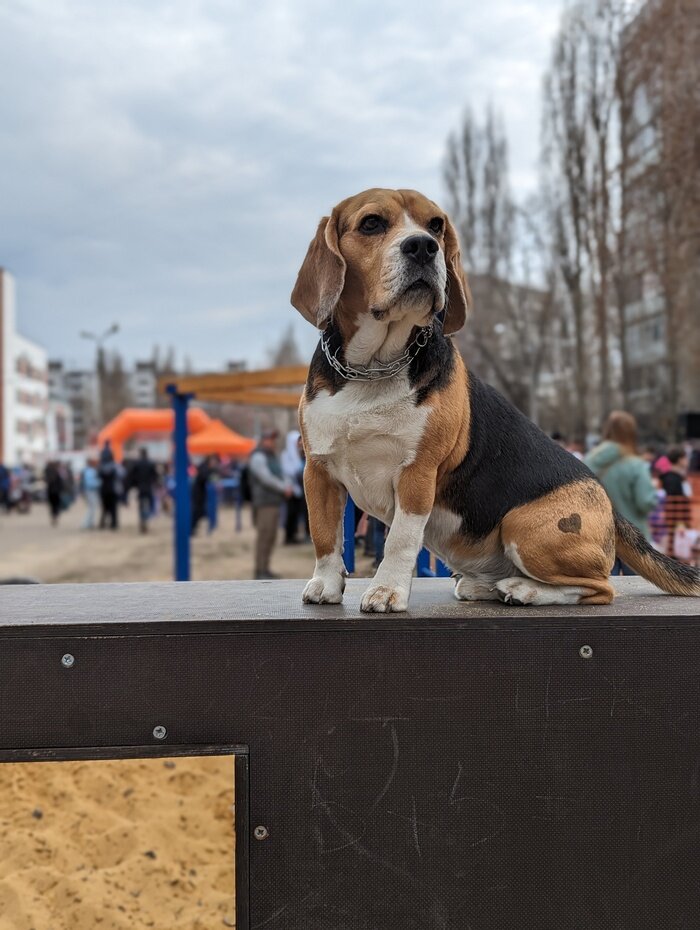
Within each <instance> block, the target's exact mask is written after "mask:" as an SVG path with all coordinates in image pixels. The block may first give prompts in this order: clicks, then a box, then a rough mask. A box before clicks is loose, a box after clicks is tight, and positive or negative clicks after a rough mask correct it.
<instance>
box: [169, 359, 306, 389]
mask: <svg viewBox="0 0 700 930" xmlns="http://www.w3.org/2000/svg"><path fill="white" fill-rule="evenodd" d="M308 370H309V368H308V365H288V366H285V367H281V368H269V369H265V370H261V371H240V372H230V373H219V374H204V375H187V376H182V377H176V378H173V377H172V376H170V377H163V378H160V379H159V381H158V390H159V392H160V393H161V394H163V393H165V390H166V388H167V387H168V385H171V384H175V385H177V389H178V392H179V393H181V394H197V395H199V392H200V391H217V392H224V393H228V392H229V391H235V390H240V389H241V388H250V387H285V386H288V387H293V386H296V385H301V384H304V383H305V382H306V376H307V374H308Z"/></svg>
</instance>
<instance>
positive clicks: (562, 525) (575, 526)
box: [557, 513, 581, 533]
mask: <svg viewBox="0 0 700 930" xmlns="http://www.w3.org/2000/svg"><path fill="white" fill-rule="evenodd" d="M557 526H558V527H559V529H560V530H561V531H562V533H580V532H581V515H580V514H578V513H572V514H571V515H570V516H568V517H562V518H561V520H560V521H559V523H558V524H557Z"/></svg>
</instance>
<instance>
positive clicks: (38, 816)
mask: <svg viewBox="0 0 700 930" xmlns="http://www.w3.org/2000/svg"><path fill="white" fill-rule="evenodd" d="M83 515H84V508H83V506H82V503H80V502H79V503H78V504H77V505H76V506H75V507H73V508H72V510H70V511H69V512H68V513H66V514H64V515H63V516H62V518H61V521H60V524H59V526H58V527H55V528H52V527H51V526H49V521H48V515H47V512H46V508H45V507H43V506H37V507H35V508H34V509H33V511H32V513H30V514H29V515H27V516H12V517H6V516H5V515H4V514H3V515H0V574H1V575H2V576H3V577H8V576H11V575H23V576H32V577H34V578H37V579H39V580H41V581H43V582H46V583H61V582H88V581H89V582H106V581H167V580H169V579H171V578H172V521H171V519H170V518H169V517H168V516H165V515H163V516H160V517H158V518H157V519H155V520H154V521H153V522H152V525H151V531H150V532H149V533H148V534H147V535H145V536H143V535H141V534H139V532H138V529H137V526H136V513H135V508H134V507H130V508H128V509H126V510H123V511H122V514H121V518H122V520H121V522H122V527H121V529H120V530H119V531H118V532H115V533H113V532H111V531H109V530H105V531H94V530H93V531H85V530H81V529H80V524H81V522H82V519H83ZM254 542H255V536H254V530H253V529H252V526H251V519H250V514H249V513H247V512H246V513H244V516H243V530H242V531H241V532H240V533H236V532H235V531H234V515H233V512H232V511H230V510H223V511H221V513H220V524H219V528H218V529H217V531H216V532H215V533H214V534H212V535H211V536H207V535H206V534H205V533H204V532H203V531H201V530H200V534H199V536H198V537H197V538H195V539H194V541H193V547H192V556H193V559H192V577H193V579H195V580H204V579H217V580H219V579H230V578H250V577H251V575H252V570H253V546H254ZM359 553H360V550H359V549H358V556H359ZM272 568H273V569H274V570H275V571H276V572H278V573H279V574H281V575H282V576H283V577H287V578H306V577H309V576H310V574H311V572H312V570H313V551H312V547H311V546H310V545H309V544H301V545H297V546H281V545H280V546H278V547H277V549H276V551H275V553H274V556H273V563H272ZM357 573H358V574H360V575H371V574H372V569H371V566H370V560H369V559H368V558H363V557H361V556H360V557H359V558H358V572H357ZM232 786H233V761H232V759H230V758H225V757H224V758H222V757H202V758H198V759H183V758H179V759H174V760H168V761H165V762H164V760H162V759H149V760H120V761H117V762H104V761H101V762H57V763H31V764H24V763H13V764H6V765H0V930H127V928H128V930H141V928H155V930H178V928H188V930H213V928H218V927H227V926H228V927H231V926H234V873H233V863H232V859H233V815H232V804H233V788H232Z"/></svg>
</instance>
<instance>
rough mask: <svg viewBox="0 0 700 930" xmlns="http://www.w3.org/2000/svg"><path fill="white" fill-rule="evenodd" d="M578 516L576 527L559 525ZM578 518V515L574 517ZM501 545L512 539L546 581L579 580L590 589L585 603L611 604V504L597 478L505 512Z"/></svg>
mask: <svg viewBox="0 0 700 930" xmlns="http://www.w3.org/2000/svg"><path fill="white" fill-rule="evenodd" d="M575 516H578V518H579V521H580V529H579V531H578V532H575V531H572V530H571V529H569V530H568V531H563V532H562V533H557V532H555V528H557V529H559V530H561V529H562V526H561V524H562V522H564V523H565V524H566V525H567V526H571V525H572V524H571V518H572V517H575ZM574 522H575V521H574ZM501 538H502V540H503V545H504V546H508V545H513V546H514V547H515V549H516V551H517V554H518V557H519V559H520V561H521V563H522V565H523V567H524V568H525V570H526V571H527V572H528V574H530V575H532V577H533V578H536V579H538V580H539V581H543V582H545V583H546V584H554V585H576V586H580V587H583V588H586V589H588V590H589V591H590V594H585V595H583V596H582V597H581V601H580V603H582V604H609V603H610V601H611V600H612V598H613V593H614V592H613V588H612V586H611V585H610V582H609V581H608V576H609V574H610V569H611V568H612V564H613V561H614V543H613V546H612V551H611V539H614V527H613V519H612V506H611V504H610V500H609V499H608V496H607V494H606V493H605V491H604V490H603V488H602V487H601V486H600V485H599V484H598V482H597V481H594V480H593V479H584V480H582V481H575V482H573V483H571V484H567V485H564V486H563V487H561V488H557V489H556V490H555V491H552V492H551V493H550V494H546V495H545V496H544V497H540V498H538V499H537V500H535V501H531V502H530V503H528V504H523V506H522V507H516V508H514V509H513V510H511V511H510V513H508V514H506V516H505V517H504V518H503V522H502V524H501Z"/></svg>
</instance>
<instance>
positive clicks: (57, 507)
mask: <svg viewBox="0 0 700 930" xmlns="http://www.w3.org/2000/svg"><path fill="white" fill-rule="evenodd" d="M44 481H45V482H46V499H47V501H48V504H49V513H50V514H51V526H58V518H59V516H60V514H61V507H62V504H63V491H64V488H65V485H64V481H63V476H62V475H61V470H60V468H59V466H58V462H49V463H48V464H47V466H46V468H45V469H44Z"/></svg>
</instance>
